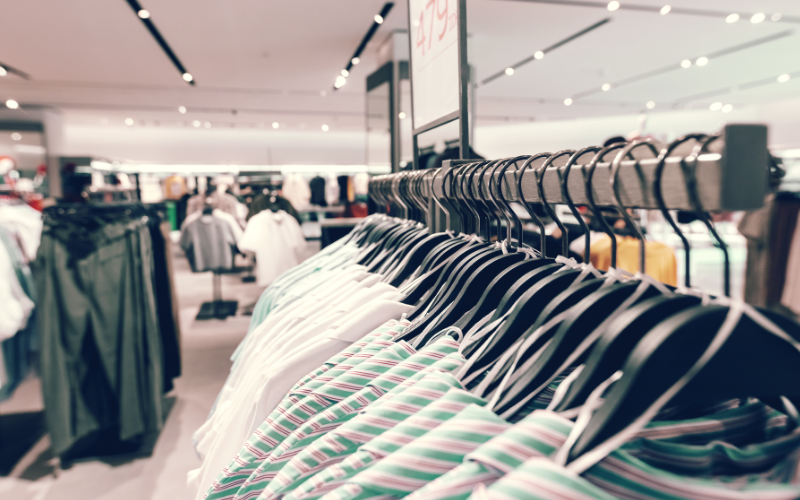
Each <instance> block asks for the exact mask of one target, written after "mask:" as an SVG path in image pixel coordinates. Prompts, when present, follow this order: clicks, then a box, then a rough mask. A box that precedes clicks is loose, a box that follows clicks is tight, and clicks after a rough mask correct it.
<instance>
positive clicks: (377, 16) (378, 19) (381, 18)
mask: <svg viewBox="0 0 800 500" xmlns="http://www.w3.org/2000/svg"><path fill="white" fill-rule="evenodd" d="M373 19H375V22H376V23H378V24H383V16H381V15H380V14H375V17H374V18H373Z"/></svg>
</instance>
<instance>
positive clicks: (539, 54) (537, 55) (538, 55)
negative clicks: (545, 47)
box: [533, 50, 544, 59]
mask: <svg viewBox="0 0 800 500" xmlns="http://www.w3.org/2000/svg"><path fill="white" fill-rule="evenodd" d="M533 58H534V59H544V52H542V51H541V50H537V51H536V52H534V53H533Z"/></svg>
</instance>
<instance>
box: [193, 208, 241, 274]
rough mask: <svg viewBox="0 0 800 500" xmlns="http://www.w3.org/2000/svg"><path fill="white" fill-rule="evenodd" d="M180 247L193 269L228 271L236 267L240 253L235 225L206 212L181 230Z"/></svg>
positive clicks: (196, 271)
mask: <svg viewBox="0 0 800 500" xmlns="http://www.w3.org/2000/svg"><path fill="white" fill-rule="evenodd" d="M180 246H181V248H182V249H183V251H184V252H185V253H186V258H187V259H189V264H190V265H191V267H192V271H193V272H195V273H202V272H205V271H225V270H229V269H232V268H233V256H234V254H235V253H237V247H236V237H235V236H234V235H233V230H232V229H231V225H230V224H229V223H228V222H226V221H224V220H222V219H220V218H218V217H214V216H213V215H203V216H201V217H199V218H197V219H196V220H194V221H193V222H190V223H189V224H186V226H184V228H183V229H182V230H181V239H180Z"/></svg>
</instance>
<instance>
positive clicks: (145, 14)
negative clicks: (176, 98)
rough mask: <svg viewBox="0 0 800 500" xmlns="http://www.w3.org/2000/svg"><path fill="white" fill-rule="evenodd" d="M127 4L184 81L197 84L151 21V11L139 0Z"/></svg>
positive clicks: (129, 0) (129, 1)
mask: <svg viewBox="0 0 800 500" xmlns="http://www.w3.org/2000/svg"><path fill="white" fill-rule="evenodd" d="M127 2H128V5H130V7H131V10H133V13H134V14H136V17H137V18H138V19H139V20H140V21H141V22H142V24H144V26H145V28H147V31H149V32H150V36H152V37H153V40H155V42H156V43H157V44H158V46H159V47H161V50H162V51H163V52H164V55H166V56H167V57H168V58H169V60H170V61H171V62H172V65H173V66H175V69H177V70H178V72H179V73H180V74H181V76H182V77H183V80H184V81H185V82H186V83H188V84H189V85H194V84H195V82H194V79H193V78H192V75H191V74H190V73H189V72H188V71H186V68H184V67H183V64H181V60H180V59H178V56H177V55H176V54H175V52H174V51H173V50H172V47H170V46H169V43H167V40H166V39H165V38H164V36H163V35H162V34H161V32H160V31H158V28H156V25H155V24H153V21H152V19H150V11H148V10H147V9H145V8H144V7H142V5H141V4H140V3H139V0H127Z"/></svg>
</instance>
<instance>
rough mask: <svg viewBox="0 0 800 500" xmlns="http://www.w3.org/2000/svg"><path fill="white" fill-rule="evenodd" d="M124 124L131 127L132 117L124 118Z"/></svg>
mask: <svg viewBox="0 0 800 500" xmlns="http://www.w3.org/2000/svg"><path fill="white" fill-rule="evenodd" d="M125 125H127V126H129V127H133V118H125Z"/></svg>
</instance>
